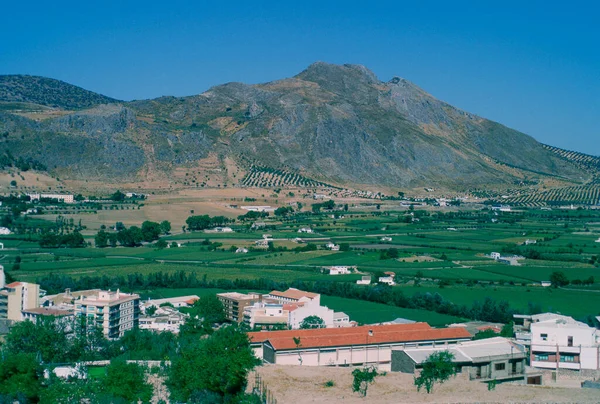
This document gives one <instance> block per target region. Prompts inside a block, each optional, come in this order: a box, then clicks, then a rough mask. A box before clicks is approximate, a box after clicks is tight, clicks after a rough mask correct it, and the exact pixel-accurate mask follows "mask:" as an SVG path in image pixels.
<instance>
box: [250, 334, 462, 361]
mask: <svg viewBox="0 0 600 404" xmlns="http://www.w3.org/2000/svg"><path fill="white" fill-rule="evenodd" d="M248 335H249V337H250V341H251V345H252V347H253V349H254V353H255V355H256V356H257V357H258V358H259V359H261V360H263V361H264V362H266V363H272V364H280V365H304V366H359V365H376V366H378V367H381V368H388V369H389V368H390V365H391V360H392V350H395V349H404V348H409V347H417V346H420V345H427V346H432V345H433V344H436V345H448V344H454V343H457V342H459V341H467V340H469V339H470V337H471V335H470V334H469V333H468V332H467V331H466V330H464V329H460V328H455V329H452V328H441V329H435V328H431V327H430V326H429V325H428V324H426V323H414V324H395V325H375V326H361V327H348V328H319V329H310V330H288V331H262V332H251V333H248Z"/></svg>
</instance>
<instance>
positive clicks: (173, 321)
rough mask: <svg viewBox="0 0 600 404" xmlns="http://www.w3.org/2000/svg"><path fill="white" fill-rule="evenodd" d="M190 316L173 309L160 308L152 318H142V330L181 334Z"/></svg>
mask: <svg viewBox="0 0 600 404" xmlns="http://www.w3.org/2000/svg"><path fill="white" fill-rule="evenodd" d="M187 317H188V316H187V315H186V314H184V313H181V312H179V311H178V310H176V309H174V308H172V307H159V308H158V309H157V310H156V312H155V313H154V314H153V315H151V316H143V317H140V325H139V327H140V329H142V330H151V331H156V332H164V331H167V332H172V333H174V334H177V333H179V328H180V327H181V326H182V325H183V323H185V320H186V318H187Z"/></svg>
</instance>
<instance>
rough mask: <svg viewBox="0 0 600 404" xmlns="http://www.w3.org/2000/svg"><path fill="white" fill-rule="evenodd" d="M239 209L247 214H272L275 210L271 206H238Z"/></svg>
mask: <svg viewBox="0 0 600 404" xmlns="http://www.w3.org/2000/svg"><path fill="white" fill-rule="evenodd" d="M240 209H244V210H247V211H249V212H273V211H274V210H275V208H273V207H271V206H268V205H266V206H240Z"/></svg>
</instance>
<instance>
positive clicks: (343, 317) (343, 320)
mask: <svg viewBox="0 0 600 404" xmlns="http://www.w3.org/2000/svg"><path fill="white" fill-rule="evenodd" d="M355 325H356V322H355V321H350V317H349V316H348V315H347V314H346V313H344V312H343V311H336V312H334V313H333V326H334V327H336V328H341V327H353V326H355Z"/></svg>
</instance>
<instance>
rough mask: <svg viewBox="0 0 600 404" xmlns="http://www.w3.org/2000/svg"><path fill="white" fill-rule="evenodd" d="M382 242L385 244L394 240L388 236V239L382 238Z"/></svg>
mask: <svg viewBox="0 0 600 404" xmlns="http://www.w3.org/2000/svg"><path fill="white" fill-rule="evenodd" d="M380 240H381V241H383V242H384V243H385V242H390V241H392V238H391V237H387V236H386V237H381V239H380Z"/></svg>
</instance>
